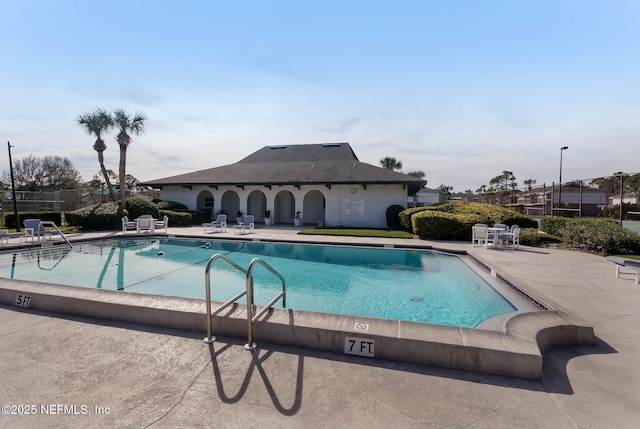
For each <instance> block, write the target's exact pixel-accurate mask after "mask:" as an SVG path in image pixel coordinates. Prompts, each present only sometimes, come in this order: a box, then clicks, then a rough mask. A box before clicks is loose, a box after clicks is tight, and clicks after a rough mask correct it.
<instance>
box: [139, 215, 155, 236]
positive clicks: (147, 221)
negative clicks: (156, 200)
mask: <svg viewBox="0 0 640 429" xmlns="http://www.w3.org/2000/svg"><path fill="white" fill-rule="evenodd" d="M136 223H137V229H136V232H137V233H138V234H141V233H143V232H145V231H149V232H151V233H153V232H155V226H156V225H155V220H154V219H153V216H151V215H142V216H140V217H139V218H138V219H136Z"/></svg>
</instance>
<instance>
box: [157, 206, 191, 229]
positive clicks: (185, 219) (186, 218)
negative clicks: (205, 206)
mask: <svg viewBox="0 0 640 429" xmlns="http://www.w3.org/2000/svg"><path fill="white" fill-rule="evenodd" d="M165 215H166V216H169V225H170V226H191V225H193V215H192V214H191V213H188V212H182V211H178V212H176V211H172V210H160V217H164V216H165Z"/></svg>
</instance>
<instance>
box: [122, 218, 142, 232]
mask: <svg viewBox="0 0 640 429" xmlns="http://www.w3.org/2000/svg"><path fill="white" fill-rule="evenodd" d="M128 230H136V231H137V230H138V223H137V222H135V221H130V220H129V217H128V216H124V217H123V218H122V233H123V234H126V233H127V231H128Z"/></svg>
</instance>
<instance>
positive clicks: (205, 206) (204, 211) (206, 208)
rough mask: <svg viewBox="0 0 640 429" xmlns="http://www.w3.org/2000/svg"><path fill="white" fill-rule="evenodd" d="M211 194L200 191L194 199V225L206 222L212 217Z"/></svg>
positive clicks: (212, 202) (212, 203)
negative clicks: (196, 215) (195, 214)
mask: <svg viewBox="0 0 640 429" xmlns="http://www.w3.org/2000/svg"><path fill="white" fill-rule="evenodd" d="M213 206H214V201H213V194H211V192H209V191H201V192H200V193H199V194H198V197H197V199H196V211H197V212H198V219H196V220H197V222H196V223H199V221H200V220H202V222H208V221H209V220H210V219H212V218H213V217H215V216H213Z"/></svg>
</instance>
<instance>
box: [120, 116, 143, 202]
mask: <svg viewBox="0 0 640 429" xmlns="http://www.w3.org/2000/svg"><path fill="white" fill-rule="evenodd" d="M146 119H147V118H146V117H145V116H144V113H141V112H138V113H136V114H135V115H133V116H129V114H128V113H127V112H125V111H124V109H118V110H115V111H114V112H113V122H114V124H115V126H116V127H117V128H118V130H120V132H119V133H118V136H117V137H116V140H117V141H118V145H120V168H119V174H118V178H119V179H120V211H124V210H125V209H126V204H127V202H126V198H127V192H126V176H127V171H126V169H127V168H126V165H127V147H129V144H131V137H130V136H129V133H133V134H135V135H140V134H142V132H143V131H144V121H145V120H146Z"/></svg>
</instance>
